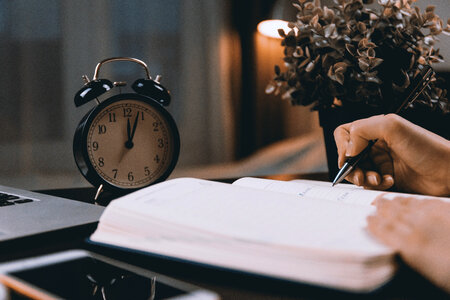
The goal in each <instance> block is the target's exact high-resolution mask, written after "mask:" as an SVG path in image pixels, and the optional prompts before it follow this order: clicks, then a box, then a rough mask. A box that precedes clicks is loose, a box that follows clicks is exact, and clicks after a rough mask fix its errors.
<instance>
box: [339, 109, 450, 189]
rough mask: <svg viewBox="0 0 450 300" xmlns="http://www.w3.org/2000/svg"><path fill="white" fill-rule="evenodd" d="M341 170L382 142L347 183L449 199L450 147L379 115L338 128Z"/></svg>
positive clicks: (407, 124)
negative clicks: (350, 161) (347, 163)
mask: <svg viewBox="0 0 450 300" xmlns="http://www.w3.org/2000/svg"><path fill="white" fill-rule="evenodd" d="M334 137H335V140H336V145H337V149H338V157H339V158H338V165H339V168H341V167H342V166H343V164H344V163H345V160H346V159H347V157H352V156H355V155H357V154H359V153H360V152H361V151H362V150H363V149H364V148H365V147H366V146H367V144H368V143H369V141H371V140H377V142H376V143H375V144H374V146H373V147H372V148H371V151H370V152H369V156H368V158H366V160H365V161H364V162H361V164H360V165H358V166H357V167H356V168H355V169H354V170H353V171H352V172H351V173H350V174H349V175H348V176H347V177H346V179H347V180H348V181H350V182H353V183H354V184H356V185H360V186H364V187H366V188H372V189H379V190H386V189H389V188H391V187H392V186H394V185H395V187H396V188H398V189H399V190H402V191H405V192H413V193H421V194H429V195H439V196H446V195H449V194H450V141H448V140H446V139H444V138H442V137H440V136H438V135H436V134H434V133H432V132H429V131H427V130H425V129H423V128H421V127H419V126H417V125H414V124H413V123H411V122H409V121H407V120H405V119H403V118H401V117H399V116H397V115H395V114H389V115H379V116H374V117H370V118H367V119H362V120H357V121H355V122H352V123H347V124H344V125H341V126H339V127H338V128H336V130H335V132H334Z"/></svg>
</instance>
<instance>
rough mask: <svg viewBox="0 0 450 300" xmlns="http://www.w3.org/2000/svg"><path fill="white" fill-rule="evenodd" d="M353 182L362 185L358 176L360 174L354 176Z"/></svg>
mask: <svg viewBox="0 0 450 300" xmlns="http://www.w3.org/2000/svg"><path fill="white" fill-rule="evenodd" d="M353 182H354V183H355V184H356V185H361V183H360V182H359V177H358V176H355V177H353Z"/></svg>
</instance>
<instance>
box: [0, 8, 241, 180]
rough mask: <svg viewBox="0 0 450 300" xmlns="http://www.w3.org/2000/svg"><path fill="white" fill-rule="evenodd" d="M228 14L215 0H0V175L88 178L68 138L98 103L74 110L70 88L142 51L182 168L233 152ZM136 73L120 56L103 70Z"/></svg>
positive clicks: (115, 75) (221, 158)
mask: <svg viewBox="0 0 450 300" xmlns="http://www.w3.org/2000/svg"><path fill="white" fill-rule="evenodd" d="M228 19H229V8H228V7H227V3H226V1H220V0H159V1H143V0H129V1H120V0H111V1H109V0H96V1H88V0H79V1H70V0H63V1H58V0H39V1H37V0H34V1H33V0H15V1H8V0H0V37H1V38H2V42H1V44H0V54H1V55H0V62H1V66H2V72H0V76H1V80H0V86H1V89H0V90H1V93H0V104H1V108H0V109H1V110H0V111H1V112H2V118H0V126H1V128H2V130H1V131H0V165H1V167H2V168H1V170H0V179H1V180H3V182H4V181H5V180H6V183H13V180H14V177H16V176H25V177H26V178H28V179H30V178H31V180H29V185H32V182H31V181H32V178H37V177H39V176H40V177H42V174H48V173H54V174H61V173H64V174H68V176H69V177H70V178H69V179H68V181H66V182H64V183H63V184H66V183H67V184H69V185H74V184H75V185H76V184H78V182H80V183H83V184H87V182H85V181H84V179H82V178H81V175H79V174H78V170H77V167H76V165H75V163H74V160H73V157H72V137H73V133H74V131H75V128H76V126H77V124H78V122H79V121H80V120H81V118H82V116H83V115H84V114H85V113H86V112H87V111H88V110H89V109H90V108H92V105H94V104H92V105H91V104H88V105H85V106H82V107H81V108H75V106H74V104H73V96H74V94H75V93H76V92H77V91H78V90H79V89H80V88H81V87H82V85H83V82H82V80H81V76H82V75H83V74H87V75H88V76H89V77H91V78H92V74H93V71H94V67H95V65H96V64H97V63H98V62H99V61H100V60H102V59H104V58H107V57H112V56H131V57H137V58H140V59H142V60H144V61H146V62H147V63H148V65H149V68H150V72H151V75H153V76H156V75H157V74H161V75H162V76H163V81H162V83H163V85H165V86H166V87H167V88H168V89H169V90H170V91H171V93H172V99H173V101H172V104H171V106H170V108H169V111H170V112H171V113H172V114H173V116H174V118H175V120H176V122H177V124H178V127H179V130H180V134H181V142H182V150H181V155H180V160H179V166H180V167H183V166H189V165H201V164H207V163H215V162H224V161H227V160H230V159H231V158H232V157H233V149H234V128H233V126H234V125H233V124H234V121H233V110H232V106H231V102H230V101H231V98H232V97H233V95H232V91H231V90H232V88H231V85H232V84H233V83H232V80H233V79H232V74H231V72H232V71H231V65H232V64H234V63H235V60H234V59H233V57H234V56H235V55H237V54H236V53H237V52H236V51H235V50H233V49H234V48H235V47H233V44H234V42H233V38H232V36H231V35H230V34H229V31H228V24H227V20H228ZM140 72H142V70H141V69H136V70H134V69H132V68H130V67H128V66H126V65H121V64H120V65H118V66H113V67H111V68H107V69H106V70H104V71H102V73H101V75H102V77H106V78H110V76H111V77H113V79H119V80H121V79H122V78H123V77H125V78H133V79H136V78H141V77H143V74H141V73H140ZM80 178H81V179H80ZM6 183H5V182H4V184H6ZM60 185H61V183H57V182H54V183H42V186H37V187H35V186H31V187H30V188H47V187H63V186H60ZM25 187H28V186H25Z"/></svg>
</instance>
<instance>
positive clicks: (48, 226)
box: [0, 186, 104, 242]
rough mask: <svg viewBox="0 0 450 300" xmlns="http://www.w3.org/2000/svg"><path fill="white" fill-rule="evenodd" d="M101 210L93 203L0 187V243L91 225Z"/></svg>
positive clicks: (97, 218) (96, 220) (96, 219)
mask: <svg viewBox="0 0 450 300" xmlns="http://www.w3.org/2000/svg"><path fill="white" fill-rule="evenodd" d="M103 210H104V208H103V207H100V206H96V205H93V204H88V203H84V202H80V201H75V200H69V199H64V198H59V197H54V196H49V195H44V194H39V193H34V192H30V191H25V190H21V189H16V188H10V187H4V186H0V242H7V241H13V240H15V239H19V238H24V237H27V236H33V235H37V234H43V233H49V232H53V231H56V230H61V229H67V228H73V227H76V226H85V225H86V226H88V225H89V224H95V223H96V222H98V220H99V218H100V215H101V214H102V212H103Z"/></svg>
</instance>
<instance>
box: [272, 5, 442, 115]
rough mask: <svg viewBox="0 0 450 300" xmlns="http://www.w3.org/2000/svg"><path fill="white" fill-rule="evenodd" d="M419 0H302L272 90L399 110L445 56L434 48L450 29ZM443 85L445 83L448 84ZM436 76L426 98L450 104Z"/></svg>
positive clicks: (301, 98) (320, 101) (309, 100)
mask: <svg viewBox="0 0 450 300" xmlns="http://www.w3.org/2000/svg"><path fill="white" fill-rule="evenodd" d="M415 1H416V0H378V4H379V9H378V10H377V9H375V8H374V7H373V5H372V6H370V4H372V3H373V2H374V0H334V3H335V5H334V6H330V7H326V6H321V3H320V0H298V2H297V3H293V6H294V7H295V8H296V9H297V10H298V14H297V21H296V22H291V23H290V24H289V27H290V28H291V30H290V31H289V32H288V33H285V32H284V31H283V30H281V29H280V30H279V34H280V35H281V37H282V38H283V40H282V45H283V46H284V62H285V65H286V70H284V71H282V70H281V68H280V67H279V66H275V77H274V80H273V81H272V82H271V83H269V85H268V86H267V89H266V92H267V93H275V94H281V95H282V98H284V99H289V100H290V101H291V102H292V104H295V105H310V104H312V108H313V109H328V108H331V107H336V106H341V107H343V108H349V107H350V108H358V107H365V109H368V108H369V109H371V110H373V111H375V112H379V113H386V112H390V111H393V110H394V109H393V108H395V107H396V106H398V105H399V104H400V103H401V102H402V101H403V99H402V95H403V92H404V90H405V89H406V88H407V87H408V86H409V84H410V82H411V78H412V77H413V76H415V75H416V74H417V73H418V72H419V71H420V68H421V66H422V65H425V64H430V65H431V64H432V63H436V62H441V61H443V57H442V56H441V55H440V54H439V49H434V47H433V46H434V44H435V41H436V40H437V35H439V34H441V33H444V34H448V35H450V19H449V20H448V21H447V24H445V25H443V21H442V20H441V18H440V17H439V16H438V15H436V14H435V7H434V6H428V7H427V8H426V10H425V11H424V12H423V13H421V12H420V9H419V8H418V7H416V6H413V2H415ZM441 87H442V86H441ZM441 87H440V86H439V82H436V81H435V82H433V83H432V84H431V85H430V88H429V89H428V90H426V91H425V92H424V93H423V94H422V96H421V99H420V100H418V101H419V102H420V103H421V104H425V105H427V106H428V107H430V108H431V109H433V110H439V111H442V112H444V113H448V112H449V111H450V104H449V101H448V99H447V92H446V90H445V89H443V88H441Z"/></svg>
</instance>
